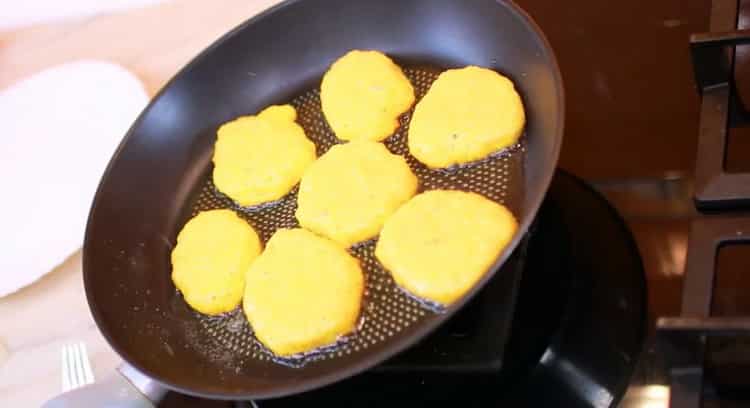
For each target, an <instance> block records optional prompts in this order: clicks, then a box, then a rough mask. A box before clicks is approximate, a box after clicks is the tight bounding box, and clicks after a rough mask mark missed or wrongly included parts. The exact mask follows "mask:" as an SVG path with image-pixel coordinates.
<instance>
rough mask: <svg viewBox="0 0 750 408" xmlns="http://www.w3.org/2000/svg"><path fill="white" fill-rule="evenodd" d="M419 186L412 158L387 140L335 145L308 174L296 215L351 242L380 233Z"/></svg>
mask: <svg viewBox="0 0 750 408" xmlns="http://www.w3.org/2000/svg"><path fill="white" fill-rule="evenodd" d="M416 191H417V177H416V176H415V175H414V174H413V173H412V172H411V169H409V166H408V165H407V164H406V160H404V158H403V157H401V156H398V155H395V154H393V153H391V152H389V151H388V149H386V148H385V146H383V144H381V143H377V142H371V141H356V142H350V143H345V144H340V145H335V146H333V147H331V149H330V150H328V152H326V153H325V154H324V155H322V156H321V157H320V158H319V159H318V160H317V161H316V162H315V163H313V164H312V165H311V166H310V167H309V168H308V170H307V171H306V172H305V175H304V176H302V181H301V182H300V189H299V194H298V196H297V205H298V207H297V212H296V216H297V220H299V223H300V225H301V226H303V227H305V228H307V229H309V230H311V231H314V232H316V233H318V234H320V235H323V236H325V237H328V238H330V239H332V240H334V241H336V242H338V243H340V244H341V245H343V246H345V247H349V246H351V245H353V244H355V243H357V242H361V241H364V240H367V239H369V238H372V237H375V236H376V235H378V233H379V232H380V228H381V227H382V226H383V223H384V222H385V220H386V218H388V216H390V215H391V214H392V213H393V212H394V211H396V209H397V208H398V207H399V206H400V205H401V204H403V203H405V202H406V201H407V200H408V199H409V198H411V197H412V196H413V195H414V194H415V193H416Z"/></svg>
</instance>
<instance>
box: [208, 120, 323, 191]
mask: <svg viewBox="0 0 750 408" xmlns="http://www.w3.org/2000/svg"><path fill="white" fill-rule="evenodd" d="M296 117H297V113H296V111H295V110H294V108H293V107H292V106H291V105H283V106H270V107H268V108H266V109H265V110H264V111H262V112H261V113H259V114H258V115H256V116H243V117H240V118H237V119H235V120H233V121H231V122H228V123H225V124H224V125H222V126H221V127H220V128H219V131H218V132H217V133H218V136H217V139H216V146H215V150H214V156H213V161H214V171H213V181H214V184H215V185H216V188H217V189H218V190H219V191H221V192H222V193H224V194H226V195H227V196H229V197H230V198H231V199H232V200H234V201H235V202H236V203H237V204H239V205H242V206H252V205H257V204H262V203H265V202H269V201H274V200H278V199H279V198H281V197H283V196H284V195H285V194H287V193H288V192H289V191H290V190H291V189H292V188H293V187H294V186H295V185H296V184H297V182H298V181H299V179H300V177H302V173H304V171H305V169H306V168H307V166H308V165H309V164H310V163H312V162H313V161H314V160H315V145H314V144H313V143H312V142H311V141H310V140H308V139H307V137H306V136H305V132H304V130H302V127H300V126H299V125H298V124H297V123H295V121H294V120H295V118H296Z"/></svg>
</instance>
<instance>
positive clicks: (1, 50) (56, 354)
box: [0, 0, 277, 407]
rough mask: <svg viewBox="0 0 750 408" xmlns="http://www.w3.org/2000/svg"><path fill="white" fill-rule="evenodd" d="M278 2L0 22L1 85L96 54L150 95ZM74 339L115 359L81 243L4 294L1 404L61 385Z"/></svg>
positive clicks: (94, 354)
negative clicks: (93, 306) (65, 353)
mask: <svg viewBox="0 0 750 408" xmlns="http://www.w3.org/2000/svg"><path fill="white" fill-rule="evenodd" d="M276 2H277V0H221V1H210V2H209V1H204V0H177V1H169V2H165V3H161V4H158V5H154V6H150V7H146V8H141V9H133V10H128V11H122V12H116V13H110V14H104V15H98V16H95V17H87V18H85V19H78V20H69V21H65V22H59V23H53V24H45V25H41V26H32V27H28V28H23V29H18V30H15V31H9V32H0V89H4V88H6V87H8V86H10V85H12V84H14V83H16V82H17V81H19V80H21V79H23V78H25V77H28V76H29V75H32V74H34V73H37V72H39V71H41V70H43V69H45V68H48V67H52V66H55V65H58V64H62V63H65V62H70V61H74V60H78V59H92V58H93V59H102V60H107V61H111V62H114V63H117V64H120V65H123V66H124V67H125V68H127V69H129V70H130V71H132V72H133V73H135V74H136V75H137V76H138V77H139V78H140V79H141V81H143V83H144V84H145V86H146V89H147V91H148V92H149V94H150V95H154V94H155V93H156V92H157V91H158V90H159V88H161V86H163V85H164V83H165V82H166V81H167V80H169V78H170V77H171V76H172V75H174V74H175V73H176V72H177V71H178V70H179V69H180V68H181V67H182V66H183V65H184V64H185V63H187V62H188V61H189V60H190V59H191V58H192V57H193V56H195V55H196V54H197V53H198V52H200V51H201V50H202V49H203V48H205V47H206V46H207V45H209V44H210V43H211V42H213V41H214V40H215V39H217V38H218V37H220V36H221V35H222V34H224V33H225V32H227V31H229V30H230V29H232V28H234V27H235V26H236V25H238V24H239V23H241V22H242V21H244V20H246V19H247V18H249V17H251V16H253V15H255V14H257V13H258V12H260V11H261V10H264V9H266V8H268V7H269V6H270V5H272V4H274V3H276ZM0 276H1V275H0ZM0 278H1V277H0ZM74 341H84V342H85V343H86V346H87V347H88V351H89V355H90V357H91V360H92V364H93V368H94V374H95V376H98V377H101V376H103V375H105V374H106V373H108V372H110V371H111V370H112V369H114V367H116V366H117V365H118V363H119V361H120V359H119V357H118V356H117V355H116V354H115V353H114V352H113V351H112V350H111V349H110V347H109V346H108V345H107V343H106V341H105V340H104V338H103V337H102V336H101V334H100V333H99V331H98V330H97V328H96V325H95V324H94V321H93V319H92V317H91V314H90V312H89V309H88V305H87V303H86V296H85V294H84V291H83V281H82V278H81V252H80V250H79V251H78V252H76V253H75V254H72V255H71V256H70V258H68V260H67V261H66V262H65V263H63V264H62V265H61V266H59V267H58V268H56V269H55V270H53V271H52V272H50V273H49V274H47V275H46V276H45V277H43V278H42V279H40V280H39V281H37V282H36V283H34V284H32V285H30V286H28V287H26V288H24V289H21V290H20V291H18V292H16V293H14V294H11V295H9V296H6V297H3V298H0V406H4V407H34V406H39V405H40V404H41V403H42V402H44V401H46V400H47V399H49V398H50V397H52V396H54V395H56V394H57V393H59V392H60V389H61V377H60V361H61V355H60V352H61V347H62V345H63V344H66V343H70V342H74Z"/></svg>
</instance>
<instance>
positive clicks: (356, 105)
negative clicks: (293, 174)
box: [320, 50, 414, 141]
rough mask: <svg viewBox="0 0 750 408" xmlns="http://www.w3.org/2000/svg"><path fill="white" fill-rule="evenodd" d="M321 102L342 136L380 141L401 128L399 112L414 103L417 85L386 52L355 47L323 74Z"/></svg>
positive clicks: (330, 123) (343, 138) (334, 130)
mask: <svg viewBox="0 0 750 408" xmlns="http://www.w3.org/2000/svg"><path fill="white" fill-rule="evenodd" d="M320 102H321V105H322V109H323V114H324V115H325V118H326V120H327V121H328V124H329V125H330V126H331V129H333V132H334V133H335V134H336V136H337V137H338V138H339V139H341V140H373V141H380V140H383V139H385V138H387V137H388V136H390V135H391V134H393V132H394V131H395V130H396V128H398V125H399V123H398V117H399V115H401V114H402V113H404V112H406V111H407V110H409V108H411V105H412V104H413V103H414V89H413V88H412V86H411V83H410V82H409V79H408V78H407V77H406V75H404V73H403V71H401V68H399V66H398V65H396V64H394V63H393V61H391V59H390V58H388V57H387V56H386V55H384V54H382V53H380V52H377V51H360V50H354V51H350V52H348V53H347V54H346V55H344V56H343V57H341V58H339V59H338V60H336V62H334V63H333V65H331V68H330V69H329V70H328V72H326V74H325V75H324V76H323V81H322V83H321V85H320Z"/></svg>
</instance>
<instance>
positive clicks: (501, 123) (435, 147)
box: [408, 66, 526, 168]
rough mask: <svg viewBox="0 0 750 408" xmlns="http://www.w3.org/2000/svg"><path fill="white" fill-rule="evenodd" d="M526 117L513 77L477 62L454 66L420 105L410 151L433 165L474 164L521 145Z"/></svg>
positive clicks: (412, 125) (411, 132)
mask: <svg viewBox="0 0 750 408" xmlns="http://www.w3.org/2000/svg"><path fill="white" fill-rule="evenodd" d="M525 121H526V118H525V114H524V108H523V103H522V102H521V97H520V96H519V95H518V92H516V90H515V88H514V87H513V83H512V82H511V81H510V80H509V79H508V78H506V77H504V76H502V75H500V74H498V73H497V72H495V71H492V70H490V69H486V68H480V67H475V66H469V67H466V68H461V69H450V70H447V71H445V72H443V73H442V74H440V76H439V77H438V78H437V79H436V80H435V82H433V84H432V86H431V87H430V89H429V90H428V91H427V94H425V96H424V97H423V98H422V100H420V101H419V102H418V103H417V106H416V107H415V108H414V115H413V116H412V119H411V122H410V123H409V135H408V144H409V151H410V152H411V154H412V155H413V156H414V157H416V158H417V160H419V161H420V162H422V163H424V164H425V165H427V166H428V167H430V168H442V167H449V166H452V165H455V164H463V163H468V162H472V161H475V160H479V159H482V158H484V157H487V156H488V155H489V154H491V153H493V152H496V151H499V150H502V149H504V148H506V147H509V146H511V145H513V144H515V143H516V142H517V141H518V138H519V137H521V133H522V132H523V127H524V123H525Z"/></svg>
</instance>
